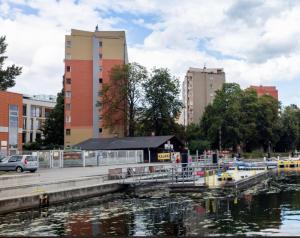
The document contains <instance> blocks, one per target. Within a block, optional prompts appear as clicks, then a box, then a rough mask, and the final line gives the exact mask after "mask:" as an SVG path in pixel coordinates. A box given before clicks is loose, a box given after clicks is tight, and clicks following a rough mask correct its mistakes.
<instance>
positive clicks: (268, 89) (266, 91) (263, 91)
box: [250, 86, 278, 100]
mask: <svg viewBox="0 0 300 238" xmlns="http://www.w3.org/2000/svg"><path fill="white" fill-rule="evenodd" d="M250 88H252V89H254V90H255V91H256V93H257V96H259V97H261V96H263V95H269V96H271V97H273V98H275V99H276V100H278V90H277V89H276V87H275V86H250Z"/></svg>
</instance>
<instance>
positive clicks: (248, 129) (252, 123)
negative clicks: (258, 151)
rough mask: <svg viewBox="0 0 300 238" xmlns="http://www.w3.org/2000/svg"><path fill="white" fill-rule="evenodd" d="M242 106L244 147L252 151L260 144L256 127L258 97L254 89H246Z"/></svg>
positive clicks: (241, 121)
mask: <svg viewBox="0 0 300 238" xmlns="http://www.w3.org/2000/svg"><path fill="white" fill-rule="evenodd" d="M240 104H241V108H240V113H241V115H240V133H241V135H242V138H241V140H242V148H243V149H244V150H245V151H248V152H249V151H252V150H253V149H255V148H257V147H258V146H259V144H258V131H257V129H256V120H257V111H258V97H257V93H256V91H255V90H254V89H246V90H244V91H243V93H242V97H241V101H240Z"/></svg>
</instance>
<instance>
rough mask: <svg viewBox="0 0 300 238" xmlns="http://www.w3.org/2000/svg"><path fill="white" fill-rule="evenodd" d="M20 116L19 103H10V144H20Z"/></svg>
mask: <svg viewBox="0 0 300 238" xmlns="http://www.w3.org/2000/svg"><path fill="white" fill-rule="evenodd" d="M18 118H19V108H18V105H9V127H8V144H9V145H12V146H17V145H18V127H19V124H18Z"/></svg>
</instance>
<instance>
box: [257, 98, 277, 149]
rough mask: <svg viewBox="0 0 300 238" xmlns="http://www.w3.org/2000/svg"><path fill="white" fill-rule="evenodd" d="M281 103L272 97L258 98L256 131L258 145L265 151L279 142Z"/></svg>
mask: <svg viewBox="0 0 300 238" xmlns="http://www.w3.org/2000/svg"><path fill="white" fill-rule="evenodd" d="M279 108H280V104H279V102H278V101H277V100H276V99H274V98H272V97H271V96H268V95H264V96H262V97H259V98H258V110H257V120H256V130H257V133H258V140H257V141H258V143H259V145H261V148H262V149H264V150H265V151H267V150H268V147H269V146H270V147H271V146H272V145H275V144H276V143H277V142H278V140H279V129H280V127H279V125H280V124H279Z"/></svg>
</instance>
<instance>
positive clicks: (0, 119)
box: [0, 91, 23, 155]
mask: <svg viewBox="0 0 300 238" xmlns="http://www.w3.org/2000/svg"><path fill="white" fill-rule="evenodd" d="M22 115H23V96H22V94H18V93H11V92H6V91H0V152H1V153H2V154H4V155H7V154H14V153H16V152H17V151H18V150H19V151H20V150H22V130H23V129H22V128H23V119H22Z"/></svg>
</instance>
